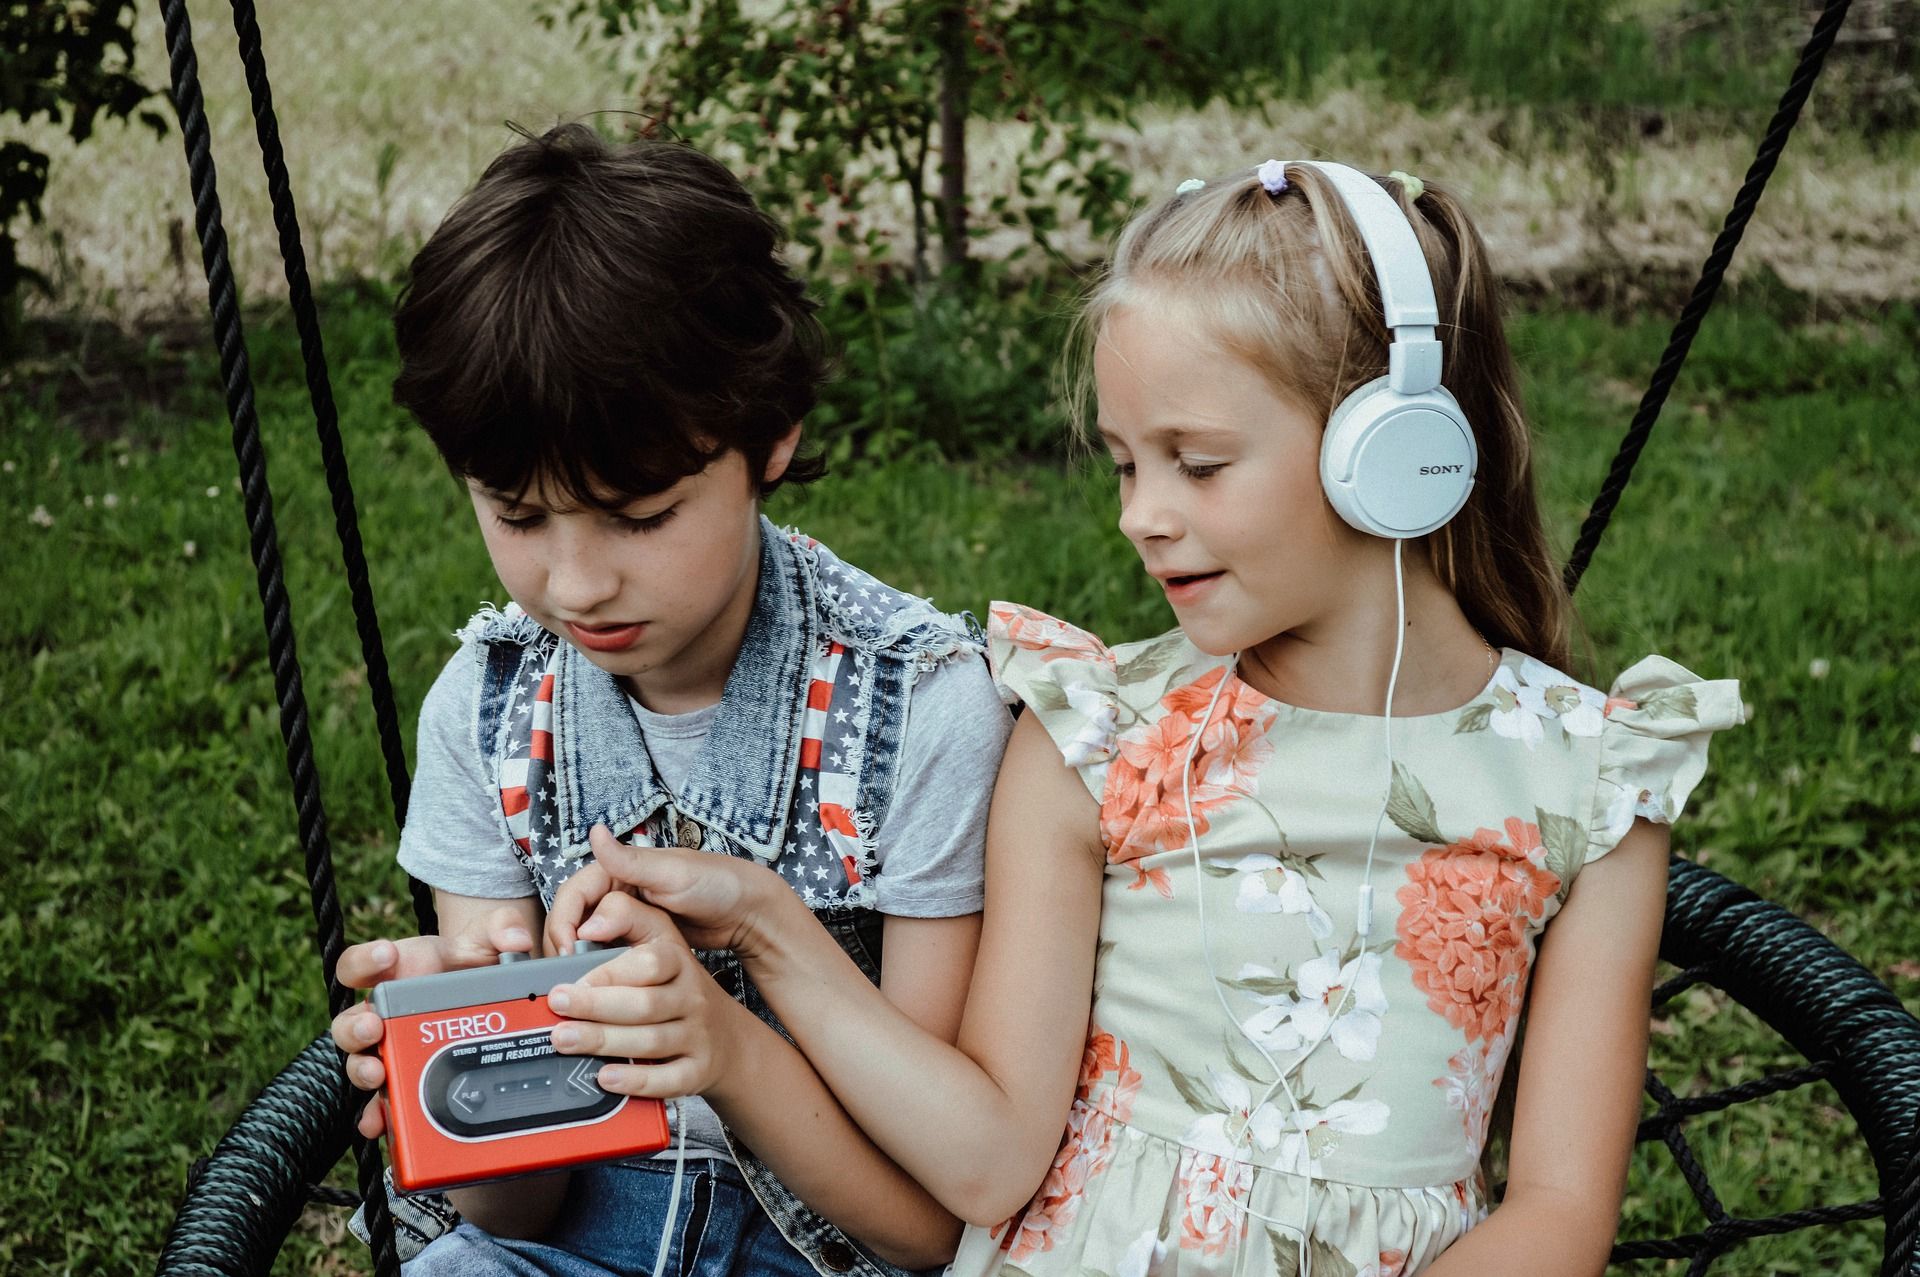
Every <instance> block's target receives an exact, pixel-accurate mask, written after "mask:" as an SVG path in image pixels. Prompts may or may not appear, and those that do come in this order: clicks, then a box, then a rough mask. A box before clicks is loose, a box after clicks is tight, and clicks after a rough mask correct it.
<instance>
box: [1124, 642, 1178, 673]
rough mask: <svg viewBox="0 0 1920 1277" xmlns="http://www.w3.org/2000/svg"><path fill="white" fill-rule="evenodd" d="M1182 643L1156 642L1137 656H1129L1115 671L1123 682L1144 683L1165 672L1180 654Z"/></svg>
mask: <svg viewBox="0 0 1920 1277" xmlns="http://www.w3.org/2000/svg"><path fill="white" fill-rule="evenodd" d="M1179 652H1180V645H1179V644H1177V643H1154V644H1151V645H1149V646H1148V648H1147V649H1146V650H1145V651H1144V652H1141V653H1139V654H1137V655H1135V656H1132V657H1129V658H1128V659H1127V660H1126V661H1125V662H1124V663H1123V664H1122V665H1121V666H1120V667H1119V668H1118V669H1117V670H1115V671H1114V675H1115V677H1117V678H1118V679H1119V680H1120V681H1121V682H1122V683H1144V682H1146V681H1147V680H1148V679H1150V678H1153V677H1154V676H1155V675H1158V674H1164V673H1166V671H1167V668H1168V667H1169V666H1171V665H1172V664H1173V659H1174V657H1176V656H1178V655H1179Z"/></svg>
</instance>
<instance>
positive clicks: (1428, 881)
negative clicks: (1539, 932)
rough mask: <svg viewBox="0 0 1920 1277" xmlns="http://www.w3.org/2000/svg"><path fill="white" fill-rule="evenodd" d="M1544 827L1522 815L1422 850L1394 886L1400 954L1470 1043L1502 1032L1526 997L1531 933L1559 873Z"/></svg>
mask: <svg viewBox="0 0 1920 1277" xmlns="http://www.w3.org/2000/svg"><path fill="white" fill-rule="evenodd" d="M1545 860H1546V851H1545V848H1544V846H1543V845H1542V843H1541V841H1540V829H1539V826H1537V825H1533V824H1529V823H1528V822H1526V821H1523V820H1520V819H1518V818H1517V817H1514V818H1509V819H1508V820H1507V821H1506V827H1505V831H1504V836H1503V834H1502V833H1501V832H1497V831H1495V830H1491V829H1480V830H1476V831H1475V832H1474V834H1473V836H1472V837H1471V838H1467V839H1464V840H1462V841H1460V842H1456V843H1453V844H1451V845H1449V846H1445V847H1437V848H1435V849H1433V850H1431V851H1428V852H1427V853H1425V854H1424V855H1422V856H1421V857H1420V859H1419V861H1418V862H1416V863H1415V864H1412V865H1410V866H1408V868H1407V884H1406V885H1405V886H1403V887H1401V888H1400V890H1399V891H1398V892H1397V893H1396V895H1397V898H1398V899H1399V901H1400V906H1401V912H1400V921H1399V925H1398V928H1397V930H1398V933H1399V937H1400V939H1399V943H1398V944H1397V945H1396V946H1395V947H1394V954H1395V955H1396V956H1398V957H1400V958H1402V959H1405V961H1406V962H1407V964H1408V966H1409V967H1411V968H1412V972H1411V974H1412V976H1413V983H1414V986H1415V987H1416V988H1418V989H1419V990H1420V991H1421V992H1423V993H1425V994H1426V995H1427V1005H1428V1006H1430V1007H1432V1008H1433V1009H1434V1010H1435V1011H1437V1012H1439V1013H1440V1014H1441V1015H1444V1016H1445V1017H1446V1018H1447V1022H1448V1023H1449V1024H1452V1025H1453V1026H1454V1027H1455V1028H1457V1029H1462V1030H1464V1031H1465V1032H1466V1035H1467V1040H1468V1041H1470V1042H1472V1041H1482V1042H1485V1041H1492V1040H1493V1039H1495V1038H1499V1037H1502V1036H1504V1035H1505V1033H1506V1031H1507V1028H1508V1025H1509V1023H1510V1022H1511V1021H1512V1019H1513V1017H1514V1016H1516V1015H1517V1014H1519V1011H1520V1005H1521V1002H1522V1000H1523V999H1524V998H1525V996H1526V985H1527V972H1528V968H1529V966H1530V965H1531V963H1532V960H1533V942H1532V939H1531V933H1532V931H1533V930H1535V929H1536V928H1537V927H1538V925H1539V924H1540V923H1541V922H1543V921H1544V920H1545V918H1546V917H1547V914H1548V909H1549V902H1550V901H1552V900H1553V899H1554V896H1555V894H1556V893H1557V892H1558V891H1559V890H1560V879H1559V877H1558V876H1557V875H1555V874H1554V873H1552V872H1551V871H1549V870H1548V869H1546V868H1545Z"/></svg>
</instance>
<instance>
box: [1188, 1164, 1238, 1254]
mask: <svg viewBox="0 0 1920 1277" xmlns="http://www.w3.org/2000/svg"><path fill="white" fill-rule="evenodd" d="M1179 1186H1180V1194H1181V1214H1180V1249H1181V1250H1197V1251H1199V1252H1200V1253H1201V1254H1202V1255H1224V1254H1225V1253H1226V1252H1227V1249H1228V1248H1229V1247H1230V1246H1233V1245H1235V1244H1237V1243H1238V1242H1239V1240H1240V1238H1241V1237H1242V1236H1244V1235H1245V1233H1246V1231H1247V1211H1246V1206H1245V1204H1244V1202H1245V1198H1246V1196H1247V1192H1248V1190H1250V1189H1251V1188H1252V1187H1253V1167H1252V1166H1251V1165H1250V1164H1249V1163H1246V1162H1242V1161H1236V1160H1234V1159H1232V1158H1226V1157H1222V1156H1220V1155H1219V1154H1218V1153H1203V1152H1201V1151H1200V1150H1199V1149H1197V1148H1182V1149H1181V1150H1180V1177H1179Z"/></svg>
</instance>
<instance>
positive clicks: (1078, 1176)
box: [994, 1025, 1141, 1263]
mask: <svg viewBox="0 0 1920 1277" xmlns="http://www.w3.org/2000/svg"><path fill="white" fill-rule="evenodd" d="M1129 1054H1130V1053H1129V1051H1128V1049H1127V1044H1126V1043H1125V1042H1123V1041H1121V1040H1120V1039H1118V1038H1116V1037H1114V1036H1113V1034H1111V1033H1107V1032H1104V1031H1102V1030H1101V1028H1100V1026H1099V1025H1093V1026H1091V1031H1090V1032H1089V1033H1088V1034H1087V1046H1086V1050H1085V1051H1084V1052H1083V1053H1082V1054H1081V1056H1080V1082H1079V1085H1078V1086H1077V1087H1076V1088H1075V1090H1074V1103H1073V1108H1072V1109H1071V1110H1070V1111H1069V1112H1068V1114H1067V1130H1066V1134H1065V1136H1064V1137H1063V1138H1062V1139H1061V1141H1060V1151H1059V1152H1058V1153H1055V1154H1054V1157H1053V1165H1052V1166H1050V1167H1049V1168H1048V1169H1047V1177H1046V1178H1045V1179H1044V1180H1042V1181H1041V1182H1040V1190H1039V1191H1038V1192H1036V1193H1035V1194H1034V1195H1033V1200H1032V1201H1030V1202H1028V1203H1027V1205H1026V1207H1025V1209H1023V1210H1022V1211H1021V1212H1020V1213H1019V1214H1017V1215H1015V1216H1014V1217H1013V1218H1012V1219H1009V1220H1007V1221H1006V1222H1005V1223H1003V1224H1001V1225H1000V1227H999V1228H997V1229H995V1230H994V1232H995V1233H996V1234H997V1235H1000V1249H1001V1250H1003V1251H1005V1252H1006V1253H1007V1257H1008V1259H1009V1261H1011V1262H1014V1263H1018V1262H1019V1261H1020V1260H1023V1259H1025V1258H1027V1257H1028V1256H1030V1255H1035V1254H1038V1253H1040V1252H1042V1251H1048V1250H1052V1249H1053V1247H1054V1243H1055V1242H1056V1241H1058V1240H1059V1238H1060V1235H1061V1232H1062V1231H1063V1230H1065V1228H1066V1227H1067V1226H1068V1225H1069V1224H1071V1223H1072V1222H1073V1220H1074V1217H1075V1216H1076V1215H1078V1214H1079V1213H1080V1204H1081V1201H1082V1199H1083V1198H1084V1197H1085V1196H1086V1191H1087V1184H1088V1182H1089V1181H1091V1180H1092V1179H1094V1178H1095V1177H1096V1176H1098V1175H1099V1174H1100V1173H1101V1172H1102V1171H1104V1170H1106V1169H1107V1165H1108V1163H1110V1162H1111V1161H1112V1160H1113V1144H1114V1140H1115V1138H1116V1137H1117V1135H1118V1131H1117V1129H1116V1124H1117V1123H1120V1122H1124V1121H1126V1120H1127V1118H1128V1117H1130V1116H1131V1115H1132V1113H1133V1101H1134V1098H1135V1097H1136V1096H1138V1095H1139V1094H1140V1080H1141V1079H1140V1074H1139V1073H1138V1072H1136V1071H1135V1070H1134V1068H1133V1067H1132V1065H1131V1064H1130V1063H1129ZM1103 1081H1104V1082H1107V1083H1109V1089H1108V1091H1107V1093H1106V1094H1105V1095H1104V1096H1102V1097H1101V1098H1100V1100H1098V1101H1094V1100H1092V1098H1091V1097H1092V1095H1093V1090H1094V1088H1095V1087H1096V1086H1098V1085H1100V1084H1101V1083H1102V1082H1103ZM1003 1230H1004V1231H1003Z"/></svg>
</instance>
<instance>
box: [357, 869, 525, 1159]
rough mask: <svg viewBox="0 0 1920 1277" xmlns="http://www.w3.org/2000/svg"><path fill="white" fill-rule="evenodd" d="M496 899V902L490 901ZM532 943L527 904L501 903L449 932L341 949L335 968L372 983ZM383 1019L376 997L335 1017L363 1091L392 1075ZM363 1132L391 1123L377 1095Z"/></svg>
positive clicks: (467, 963)
mask: <svg viewBox="0 0 1920 1277" xmlns="http://www.w3.org/2000/svg"><path fill="white" fill-rule="evenodd" d="M488 903H489V904H491V903H492V902H488ZM532 949H533V931H532V929H531V928H530V927H529V926H528V925H527V919H526V913H525V909H524V907H515V906H512V905H498V906H495V907H492V908H489V909H486V910H485V911H484V912H482V913H479V914H477V915H476V916H474V917H473V918H472V919H471V921H469V922H468V923H467V924H466V925H464V926H459V925H458V924H457V923H456V929H454V930H452V931H450V932H449V933H448V934H446V935H438V936H408V937H407V938H406V939H404V940H372V941H369V942H367V943H366V944H356V945H352V946H350V947H349V948H347V949H346V950H344V951H343V952H342V953H341V954H340V962H339V965H338V966H337V967H336V968H335V974H337V975H338V976H339V978H340V983H342V984H344V985H346V986H347V987H348V988H350V989H371V988H372V987H373V986H374V985H376V984H383V983H385V982H386V981H388V980H400V979H405V978H407V977H410V976H417V975H438V974H439V973H440V972H442V971H458V970H460V969H462V968H465V967H481V966H486V965H487V964H488V963H491V962H493V961H495V960H497V959H498V958H499V956H500V955H501V954H502V953H527V952H530V951H531V950H532ZM384 1027H385V1026H384V1024H383V1022H382V1021H381V1019H380V1016H379V1014H378V1013H377V1012H376V1011H374V1009H373V1004H372V1003H371V1002H362V1003H359V1004H358V1005H356V1006H351V1007H348V1008H347V1009H346V1010H345V1011H342V1012H341V1013H340V1014H339V1015H337V1016H335V1017H334V1018H333V1025H332V1029H331V1031H332V1034H333V1043H334V1045H335V1046H337V1047H339V1048H340V1049H341V1050H342V1051H345V1052H346V1053H347V1081H349V1082H351V1083H352V1084H353V1085H354V1086H355V1087H357V1088H359V1089H360V1090H362V1091H378V1090H379V1089H380V1088H381V1086H382V1085H384V1084H385V1082H386V1080H387V1075H386V1069H385V1066H383V1065H382V1064H381V1063H380V1057H379V1056H378V1055H377V1054H375V1051H376V1050H377V1049H378V1047H379V1045H380V1035H381V1033H382V1031H383V1029H384ZM359 1128H360V1133H361V1134H362V1135H364V1136H366V1137H367V1138H368V1139H375V1138H377V1137H378V1136H379V1135H380V1133H381V1132H382V1131H383V1130H385V1129H386V1114H385V1112H384V1111H383V1110H382V1108H381V1107H380V1100H379V1098H378V1097H375V1098H374V1099H372V1100H369V1101H368V1102H367V1106H366V1108H365V1109H364V1110H362V1112H361V1114H360V1123H359Z"/></svg>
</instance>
